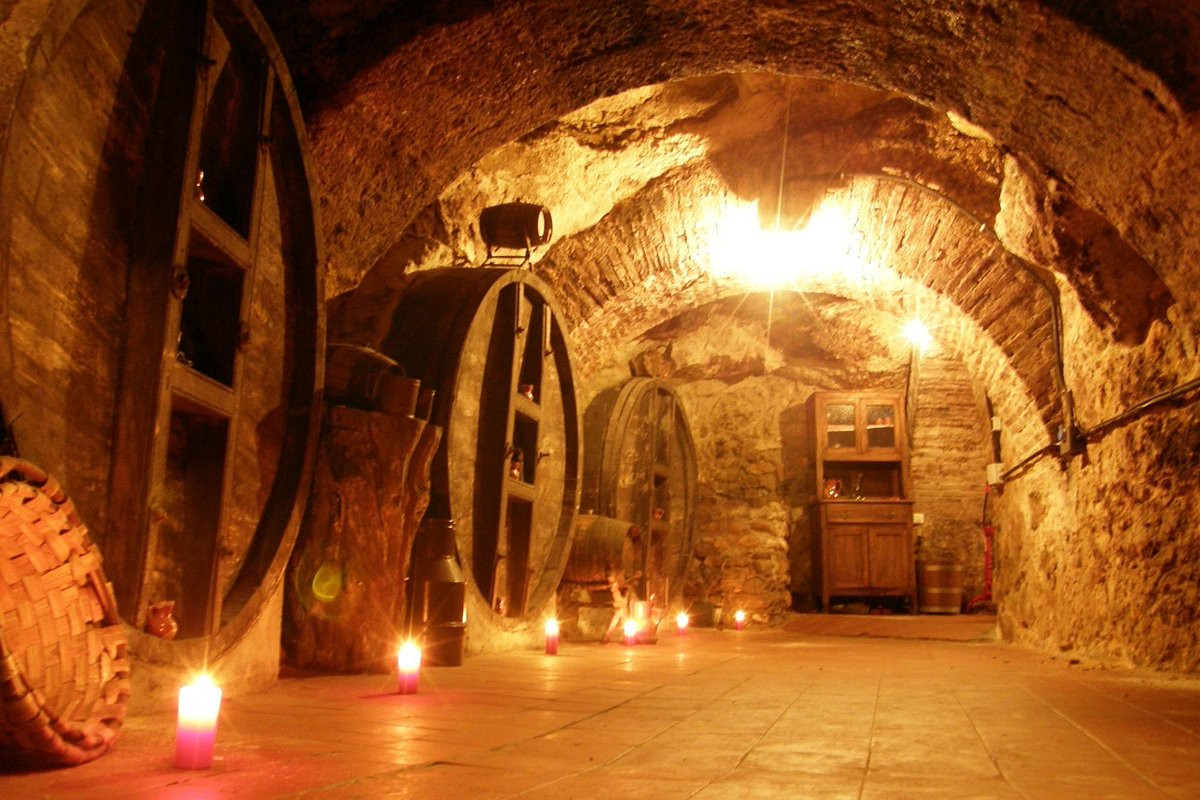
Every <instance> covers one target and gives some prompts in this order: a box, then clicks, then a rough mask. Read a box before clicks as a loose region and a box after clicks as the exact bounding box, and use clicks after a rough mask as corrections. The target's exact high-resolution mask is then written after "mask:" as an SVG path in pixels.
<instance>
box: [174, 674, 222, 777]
mask: <svg viewBox="0 0 1200 800" xmlns="http://www.w3.org/2000/svg"><path fill="white" fill-rule="evenodd" d="M220 710H221V690H220V689H219V688H218V687H217V686H216V684H214V683H213V679H212V678H211V677H210V676H208V675H200V676H198V677H196V678H195V679H194V680H193V681H192V682H191V683H190V684H188V685H187V686H183V687H181V688H180V689H179V717H178V722H177V725H176V729H175V766H177V767H179V768H181V769H208V768H209V767H211V766H212V759H213V744H214V743H215V742H216V739H217V715H218V714H219V712H220Z"/></svg>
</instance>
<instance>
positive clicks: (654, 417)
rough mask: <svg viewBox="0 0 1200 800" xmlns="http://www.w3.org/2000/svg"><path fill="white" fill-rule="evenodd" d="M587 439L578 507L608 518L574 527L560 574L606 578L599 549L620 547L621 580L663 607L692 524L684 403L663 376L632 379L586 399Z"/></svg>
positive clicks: (679, 572)
mask: <svg viewBox="0 0 1200 800" xmlns="http://www.w3.org/2000/svg"><path fill="white" fill-rule="evenodd" d="M584 440H585V442H586V443H587V448H586V458H585V461H584V486H583V490H582V494H583V501H582V507H583V509H584V510H585V511H586V512H588V514H593V513H594V514H595V515H596V516H595V517H594V519H596V520H600V521H607V522H606V524H592V525H590V526H589V527H588V529H587V530H581V531H580V532H579V535H578V536H577V541H576V543H575V546H574V548H573V549H572V553H571V557H570V559H569V562H568V568H567V573H566V575H565V576H564V577H565V579H566V580H568V581H574V582H577V583H581V584H583V583H595V582H603V581H604V580H605V576H604V575H603V574H601V572H600V566H599V565H600V561H599V560H598V556H597V554H600V555H603V556H605V557H606V558H608V561H609V562H611V561H612V560H613V552H616V551H614V548H617V547H621V548H622V550H621V551H620V552H622V553H623V554H622V557H621V559H620V560H619V563H620V564H621V566H622V572H623V573H624V574H623V576H622V577H623V579H624V582H626V583H628V584H629V585H630V586H632V587H633V589H634V591H635V592H636V593H637V595H638V597H639V598H641V599H643V600H649V599H650V598H651V597H653V598H654V602H655V604H656V606H657V607H658V608H660V609H661V608H665V607H666V606H668V605H670V604H671V603H672V602H673V601H675V600H676V599H678V597H679V596H680V594H681V590H682V586H683V578H684V574H685V573H686V570H687V565H688V559H689V558H690V556H691V551H692V537H693V532H694V529H695V505H696V451H695V445H694V443H693V441H692V434H691V429H690V427H689V425H688V421H687V416H686V414H685V413H684V410H683V405H682V403H681V402H680V399H679V397H678V395H677V394H676V393H675V390H674V389H673V388H672V387H671V385H670V384H669V383H667V382H666V381H664V380H662V379H659V378H633V379H632V380H630V381H629V382H628V383H626V384H624V385H623V386H621V387H618V388H614V389H612V390H609V391H607V392H602V393H601V394H599V395H598V396H597V397H596V399H595V400H594V401H593V402H592V403H591V405H590V406H589V407H588V411H587V415H586V418H585V424H584ZM585 518H587V517H585ZM630 528H632V529H633V530H632V531H630ZM593 540H594V541H593Z"/></svg>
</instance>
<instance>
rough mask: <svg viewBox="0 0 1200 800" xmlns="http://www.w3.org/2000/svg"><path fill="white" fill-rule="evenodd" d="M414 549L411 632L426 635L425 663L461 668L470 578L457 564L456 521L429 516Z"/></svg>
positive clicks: (411, 587) (411, 576) (411, 588)
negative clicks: (468, 579)
mask: <svg viewBox="0 0 1200 800" xmlns="http://www.w3.org/2000/svg"><path fill="white" fill-rule="evenodd" d="M413 549H414V551H415V552H414V556H415V557H414V558H413V561H412V569H411V575H410V578H409V586H410V591H411V602H410V603H409V606H408V607H409V609H410V613H411V615H412V616H411V618H410V629H411V630H412V632H413V633H414V634H416V633H418V632H423V636H422V638H423V639H424V643H425V644H424V652H423V658H424V660H425V662H426V663H429V664H433V665H435V666H442V667H457V666H460V665H461V664H462V662H463V640H464V635H465V633H466V628H467V624H466V611H465V609H466V598H467V579H466V576H465V575H463V571H462V568H461V567H460V566H459V564H458V554H457V548H456V547H455V541H454V522H453V521H452V520H448V519H430V518H429V517H426V518H425V519H424V520H423V521H422V522H421V527H420V528H419V529H418V530H417V537H416V542H415V543H414V545H413Z"/></svg>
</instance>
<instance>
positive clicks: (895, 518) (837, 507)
mask: <svg viewBox="0 0 1200 800" xmlns="http://www.w3.org/2000/svg"><path fill="white" fill-rule="evenodd" d="M825 519H826V520H828V521H829V522H903V523H908V522H909V521H910V520H912V505H911V504H910V503H871V502H862V503H826V504H825Z"/></svg>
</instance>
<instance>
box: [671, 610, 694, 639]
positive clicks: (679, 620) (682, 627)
mask: <svg viewBox="0 0 1200 800" xmlns="http://www.w3.org/2000/svg"><path fill="white" fill-rule="evenodd" d="M689 622H691V620H690V619H688V615H687V612H686V611H680V612H679V613H678V614H676V615H675V628H676V630H678V631H679V635H680V636H683V635H684V634H685V633H687V626H688V623H689Z"/></svg>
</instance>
